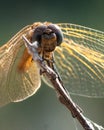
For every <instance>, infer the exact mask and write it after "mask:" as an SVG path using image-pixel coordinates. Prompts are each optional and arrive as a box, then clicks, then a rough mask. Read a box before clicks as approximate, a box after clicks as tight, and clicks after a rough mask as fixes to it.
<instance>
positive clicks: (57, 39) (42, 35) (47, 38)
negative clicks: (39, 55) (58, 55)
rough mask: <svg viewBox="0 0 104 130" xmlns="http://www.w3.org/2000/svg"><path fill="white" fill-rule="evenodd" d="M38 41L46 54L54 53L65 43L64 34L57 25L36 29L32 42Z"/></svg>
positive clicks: (42, 26)
mask: <svg viewBox="0 0 104 130" xmlns="http://www.w3.org/2000/svg"><path fill="white" fill-rule="evenodd" d="M34 41H37V42H38V43H39V46H40V47H41V48H42V49H44V50H45V51H46V52H51V51H53V50H54V49H55V48H56V46H59V45H60V44H61V43H62V41H63V34H62V31H61V30H60V28H59V27H58V26H57V25H55V24H48V25H44V24H43V25H40V26H38V27H36V28H35V29H34V32H33V36H32V42H34Z"/></svg>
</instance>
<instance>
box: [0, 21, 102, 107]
mask: <svg viewBox="0 0 104 130" xmlns="http://www.w3.org/2000/svg"><path fill="white" fill-rule="evenodd" d="M23 35H24V36H25V37H26V38H27V39H28V40H29V41H31V42H32V43H33V42H35V41H36V42H37V48H38V52H39V54H40V56H41V57H42V58H43V60H45V61H46V63H47V65H49V66H50V67H51V68H52V69H55V71H56V72H57V73H58V74H59V75H60V77H59V78H61V79H62V81H63V83H64V86H65V87H66V88H68V90H69V92H70V93H71V94H75V95H80V96H86V97H104V33H103V32H101V31H97V30H94V29H91V28H87V27H84V26H80V25H75V24H70V23H58V24H52V23H49V22H44V23H41V22H36V23H34V24H32V25H28V26H26V27H24V28H23V29H21V30H20V31H19V32H18V33H17V34H16V35H14V36H13V37H12V38H11V39H10V40H9V41H8V42H7V43H6V44H4V45H3V46H1V47H0V106H2V105H5V104H7V103H10V102H18V101H22V100H24V99H26V98H28V97H30V96H32V95H33V94H34V93H35V92H36V91H37V90H38V89H39V87H40V86H41V77H42V79H43V80H44V81H45V83H47V84H48V85H49V86H51V84H50V83H49V81H48V79H47V78H46V77H45V75H44V72H42V73H41V70H40V67H39V66H38V64H37V63H36V62H34V61H33V59H32V56H31V55H30V54H29V53H28V51H27V49H26V47H25V45H24V41H23V39H22V36H23Z"/></svg>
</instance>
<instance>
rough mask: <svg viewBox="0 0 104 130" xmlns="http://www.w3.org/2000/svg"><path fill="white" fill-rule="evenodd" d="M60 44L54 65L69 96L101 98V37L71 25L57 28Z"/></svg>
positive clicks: (103, 73)
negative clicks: (62, 38) (60, 31)
mask: <svg viewBox="0 0 104 130" xmlns="http://www.w3.org/2000/svg"><path fill="white" fill-rule="evenodd" d="M58 26H60V28H61V29H62V32H63V34H64V41H63V43H62V44H61V46H60V47H57V49H56V51H55V54H54V57H55V63H56V66H57V69H58V72H59V73H60V76H61V77H62V80H63V82H64V85H65V87H67V88H68V90H69V92H70V93H71V94H76V95H80V96H87V97H104V33H103V32H101V31H97V30H94V29H91V28H87V27H83V26H80V25H75V24H67V23H64V24H58Z"/></svg>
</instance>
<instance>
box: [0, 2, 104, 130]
mask: <svg viewBox="0 0 104 130" xmlns="http://www.w3.org/2000/svg"><path fill="white" fill-rule="evenodd" d="M37 21H41V22H44V21H50V22H53V23H57V22H69V23H75V24H80V25H84V26H88V27H91V28H95V29H98V30H102V31H104V1H103V0H52V1H49V0H44V1H40V0H25V1H24V0H9V1H5V0H4V1H2V0H1V1H0V44H4V43H5V42H6V41H8V40H9V39H10V38H11V37H12V36H13V35H14V34H15V33H16V32H18V31H19V30H20V29H21V28H23V27H24V26H26V25H28V24H32V23H33V22H37ZM72 98H73V100H74V101H75V102H76V103H77V104H78V105H79V106H80V107H81V108H82V109H83V111H84V114H85V115H86V116H87V117H88V118H90V119H91V120H93V121H95V122H96V123H98V124H100V125H103V126H104V115H103V114H104V99H91V98H90V99H89V98H83V97H77V96H72ZM77 126H78V128H79V130H81V129H82V128H81V127H80V125H79V124H77ZM0 130H75V122H74V121H73V118H72V116H71V114H70V112H69V111H68V110H67V109H66V108H65V107H64V106H63V105H62V104H60V103H59V101H58V100H57V96H56V93H55V92H54V90H53V89H51V88H49V87H47V85H45V84H44V83H42V86H41V88H40V90H39V91H38V92H37V93H36V94H35V95H34V96H32V97H31V98H29V99H27V100H25V101H23V102H20V103H11V104H9V105H7V106H4V107H2V108H0Z"/></svg>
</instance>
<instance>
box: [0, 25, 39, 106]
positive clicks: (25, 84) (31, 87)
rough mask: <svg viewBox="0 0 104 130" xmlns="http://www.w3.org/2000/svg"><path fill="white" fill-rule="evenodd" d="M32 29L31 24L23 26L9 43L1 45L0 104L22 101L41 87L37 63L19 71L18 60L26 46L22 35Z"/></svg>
mask: <svg viewBox="0 0 104 130" xmlns="http://www.w3.org/2000/svg"><path fill="white" fill-rule="evenodd" d="M30 29H31V26H27V27H25V28H23V29H22V30H21V31H20V32H19V33H17V34H16V35H15V36H14V37H13V38H12V39H11V40H10V41H9V42H8V43H6V44H5V45H3V46H2V47H0V106H2V105H5V104H7V103H9V102H17V101H22V100H24V99H26V98H27V97H29V96H31V95H33V94H34V93H35V92H36V90H37V89H38V88H39V87H40V75H39V68H38V67H37V64H36V63H31V66H30V67H29V69H28V70H27V71H26V72H24V73H23V72H19V71H17V66H18V62H19V60H20V58H21V57H22V54H23V51H24V48H25V46H24V43H23V40H22V38H21V36H22V35H25V34H26V33H27V32H28V31H29V30H30ZM31 62H33V61H31Z"/></svg>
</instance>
